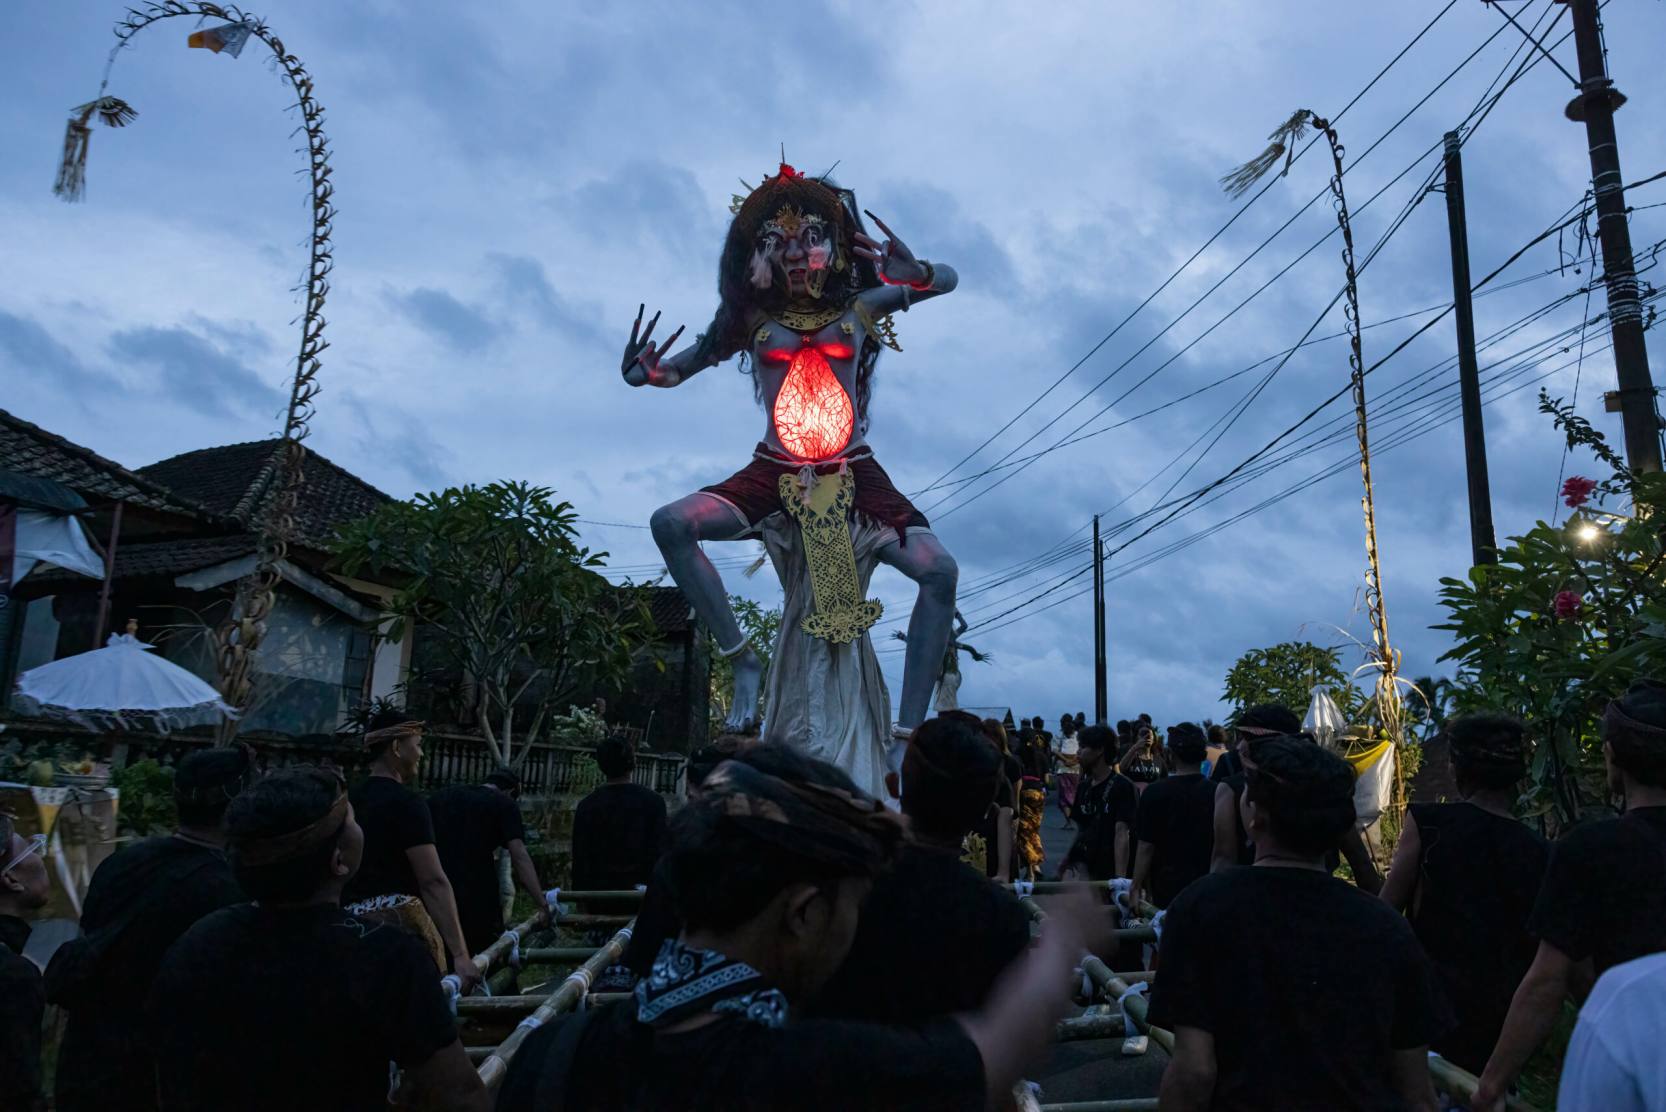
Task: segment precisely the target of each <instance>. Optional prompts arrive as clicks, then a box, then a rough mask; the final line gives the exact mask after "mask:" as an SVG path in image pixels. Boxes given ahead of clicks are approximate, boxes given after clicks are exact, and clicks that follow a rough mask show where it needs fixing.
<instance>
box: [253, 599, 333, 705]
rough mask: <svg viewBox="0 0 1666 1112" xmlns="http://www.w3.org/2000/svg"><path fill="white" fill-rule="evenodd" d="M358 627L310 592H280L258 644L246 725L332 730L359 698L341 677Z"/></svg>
mask: <svg viewBox="0 0 1666 1112" xmlns="http://www.w3.org/2000/svg"><path fill="white" fill-rule="evenodd" d="M357 631H358V626H357V625H356V624H355V623H354V622H353V621H352V620H351V619H349V618H348V617H347V616H346V615H344V614H342V613H340V612H339V611H337V610H334V609H332V608H330V607H327V606H325V605H324V604H322V603H320V602H317V601H315V600H314V599H313V598H312V597H311V596H309V595H302V594H299V593H297V592H293V591H279V593H278V598H277V603H276V605H275V606H274V607H273V610H272V616H271V618H270V619H268V621H267V624H266V637H265V640H263V641H262V642H261V645H260V661H259V664H258V665H257V668H256V673H255V683H254V697H253V699H252V700H251V704H250V708H249V711H248V712H247V714H246V715H245V717H244V720H243V724H244V728H245V729H248V730H274V731H277V732H279V733H284V734H290V735H295V736H301V735H306V734H329V733H334V732H335V730H336V728H337V727H338V726H340V724H341V717H342V714H343V713H344V712H345V711H346V710H347V709H348V708H349V707H350V706H351V705H352V704H354V703H356V702H357V701H358V697H359V694H358V692H351V693H349V692H347V691H346V690H345V689H344V688H343V686H342V682H343V677H344V672H345V667H346V661H347V647H348V642H349V639H350V638H351V637H352V636H353V634H354V633H355V632H357Z"/></svg>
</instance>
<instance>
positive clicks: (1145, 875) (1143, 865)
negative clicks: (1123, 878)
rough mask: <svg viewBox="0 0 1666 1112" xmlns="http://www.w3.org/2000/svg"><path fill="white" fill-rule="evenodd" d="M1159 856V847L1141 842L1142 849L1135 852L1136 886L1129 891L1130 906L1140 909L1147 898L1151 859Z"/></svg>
mask: <svg viewBox="0 0 1666 1112" xmlns="http://www.w3.org/2000/svg"><path fill="white" fill-rule="evenodd" d="M1156 855H1157V847H1156V846H1154V845H1152V844H1151V843H1150V842H1147V841H1141V842H1140V848H1139V849H1137V850H1135V851H1134V885H1133V887H1132V888H1130V889H1129V891H1128V906H1129V907H1139V906H1140V901H1141V900H1143V899H1146V898H1147V891H1148V890H1147V888H1146V882H1147V881H1149V880H1150V879H1151V859H1152V858H1153V857H1155V856H1156Z"/></svg>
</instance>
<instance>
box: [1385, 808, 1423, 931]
mask: <svg viewBox="0 0 1666 1112" xmlns="http://www.w3.org/2000/svg"><path fill="white" fill-rule="evenodd" d="M1422 858H1423V835H1422V833H1421V832H1419V831H1418V829H1417V820H1416V819H1415V818H1413V817H1412V814H1411V812H1410V811H1407V812H1406V825H1405V829H1403V830H1401V831H1400V841H1399V843H1398V844H1397V845H1395V847H1394V860H1393V861H1391V862H1389V865H1388V879H1387V880H1385V881H1383V886H1382V890H1381V891H1380V892H1378V893H1377V897H1378V898H1379V899H1381V900H1382V901H1383V903H1385V904H1387V905H1388V906H1389V907H1392V908H1393V909H1394V910H1395V911H1404V910H1406V908H1407V907H1409V906H1410V905H1411V894H1412V892H1413V891H1414V890H1415V889H1416V888H1417V863H1418V862H1419V861H1420V860H1422Z"/></svg>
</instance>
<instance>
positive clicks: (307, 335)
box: [53, 0, 336, 745]
mask: <svg viewBox="0 0 1666 1112" xmlns="http://www.w3.org/2000/svg"><path fill="white" fill-rule="evenodd" d="M180 16H191V17H195V18H197V19H199V20H201V19H220V20H225V21H227V23H226V25H225V26H221V27H215V28H210V29H208V30H199V31H196V32H194V33H193V34H192V35H191V36H190V41H189V45H191V46H196V47H204V48H207V49H208V50H211V51H213V52H214V53H216V54H219V53H222V52H223V53H226V54H229V55H230V56H231V57H233V58H235V57H237V56H238V55H239V54H240V53H241V52H242V50H243V46H244V44H245V43H246V42H247V41H248V40H249V39H250V38H257V39H259V40H260V41H261V42H263V43H265V44H266V45H267V47H269V48H270V49H271V51H272V56H273V58H274V60H275V62H276V64H277V67H278V68H279V69H280V70H282V71H283V76H284V78H285V79H286V80H287V81H288V82H289V84H290V86H291V87H292V88H293V89H294V90H295V97H296V104H295V107H296V108H297V109H299V111H300V114H301V127H300V129H299V130H300V131H302V132H303V133H304V134H305V135H306V144H307V145H306V151H305V153H306V156H307V161H308V178H309V192H310V198H311V201H312V236H311V241H310V259H309V261H308V264H307V277H306V303H305V307H304V308H303V310H302V313H301V346H300V350H299V352H298V353H297V355H296V358H295V374H294V378H293V379H292V380H291V382H290V390H289V406H288V409H287V412H286V414H285V417H284V427H283V452H282V455H281V457H280V462H279V466H278V470H277V474H276V475H275V476H274V477H273V482H272V487H271V489H272V491H273V494H272V495H271V497H270V499H269V500H268V501H267V503H266V505H265V507H264V511H263V512H262V513H261V517H260V523H259V526H258V546H257V549H256V562H255V569H254V571H253V572H252V573H251V574H250V575H249V576H247V577H246V578H244V579H243V580H242V581H240V582H239V583H238V586H237V594H236V599H235V601H234V603H233V606H232V610H231V613H230V614H229V615H228V616H227V619H226V621H225V622H224V623H222V625H221V627H220V629H219V631H218V641H219V654H218V660H217V665H218V674H219V689H220V694H221V697H222V698H223V699H224V700H225V701H226V702H227V703H228V704H230V705H231V706H232V707H234V708H236V709H238V710H243V709H244V708H246V707H247V706H248V703H249V696H250V689H251V685H252V678H253V677H252V670H253V664H254V654H255V653H256V651H257V650H258V649H259V647H260V642H261V640H262V638H263V637H264V636H265V633H266V622H267V619H268V618H269V617H270V616H271V613H272V605H273V602H274V592H275V591H276V589H277V584H278V566H279V565H280V564H281V563H282V562H283V559H284V557H285V555H286V554H287V552H288V547H289V542H290V541H291V539H292V538H293V537H294V534H295V506H296V502H297V499H298V497H299V494H300V487H301V483H302V468H303V464H304V461H305V459H306V450H305V448H304V446H303V444H302V442H303V441H304V440H305V439H306V437H307V432H308V422H309V421H310V420H311V418H312V414H313V410H314V404H313V402H314V399H315V398H316V397H317V395H318V383H317V377H318V372H319V369H320V367H321V365H322V364H321V360H320V357H321V355H322V354H323V352H324V349H325V348H326V347H328V346H329V345H328V344H327V343H326V342H325V340H324V323H325V322H324V298H325V296H326V295H327V294H328V293H329V289H330V283H329V274H330V271H331V269H333V267H334V262H333V259H332V256H331V250H330V233H331V231H332V228H333V223H334V220H335V212H336V210H335V204H334V201H333V195H334V192H335V190H334V186H333V185H332V184H331V182H330V149H329V143H328V141H327V140H326V138H325V136H324V109H323V108H322V107H321V106H320V105H319V104H318V101H317V100H315V99H314V98H313V95H312V77H311V76H310V75H309V74H308V73H307V71H306V67H305V66H303V65H302V64H301V60H300V59H299V58H297V57H296V56H295V55H294V54H292V53H290V52H289V51H288V50H287V49H286V48H285V47H284V44H283V40H282V39H279V38H278V37H277V36H276V35H274V34H272V32H271V31H270V29H268V28H267V26H266V21H265V20H263V19H259V18H257V17H253V16H250V15H247V14H245V13H244V12H243V11H242V10H241V9H239V8H237V7H235V6H232V5H224V6H222V5H220V4H213V3H202V2H192V3H187V2H185V0H159V2H156V3H150V4H146V5H144V6H143V7H137V8H129V9H128V12H127V14H126V16H124V17H123V18H122V19H121V20H120V22H118V23H117V24H116V27H115V33H116V45H115V47H114V48H113V49H112V50H111V51H110V58H109V61H108V62H106V63H105V67H104V80H103V83H102V84H100V86H99V95H98V97H97V98H95V99H94V100H93V101H92V102H91V103H90V104H87V105H82V106H81V108H78V109H76V110H75V113H76V114H75V115H72V117H71V119H70V123H69V129H68V132H67V134H66V135H65V139H64V161H63V164H62V165H61V166H60V168H59V171H58V182H57V184H56V185H55V186H54V187H53V191H54V192H56V193H57V194H58V195H59V196H61V197H64V198H65V199H66V200H76V199H79V197H80V196H81V195H82V194H83V193H84V191H85V184H86V161H87V139H88V136H89V134H90V128H89V126H88V121H89V120H90V118H91V116H92V114H93V113H94V112H96V113H97V114H98V115H99V118H100V119H101V120H102V121H103V122H104V123H105V124H106V125H107V126H110V127H120V126H122V125H123V124H125V123H126V122H128V121H129V120H131V119H132V118H133V117H134V116H136V115H137V113H136V112H135V111H134V110H133V108H131V107H130V106H129V105H127V104H126V103H125V102H123V101H121V100H118V99H117V98H115V97H110V96H106V95H105V91H104V90H105V88H106V86H108V84H109V81H110V69H111V67H112V66H113V65H114V64H115V61H116V57H117V55H118V54H120V52H121V51H122V50H123V49H124V48H125V47H126V46H127V45H128V44H129V43H130V42H131V41H132V40H133V37H134V36H135V35H137V34H138V33H139V32H140V31H143V30H144V29H145V28H147V27H149V26H151V25H152V24H155V23H160V22H162V21H163V20H167V19H174V18H177V17H180ZM236 734H237V719H236V718H231V719H228V720H227V721H226V722H225V723H224V724H222V726H221V728H220V731H219V737H218V742H219V744H221V745H229V744H230V743H231V741H232V739H233V738H234V737H235V736H236Z"/></svg>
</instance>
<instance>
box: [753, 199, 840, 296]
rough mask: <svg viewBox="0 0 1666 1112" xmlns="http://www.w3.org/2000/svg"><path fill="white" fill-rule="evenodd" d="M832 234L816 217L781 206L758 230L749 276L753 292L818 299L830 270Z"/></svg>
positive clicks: (793, 206)
mask: <svg viewBox="0 0 1666 1112" xmlns="http://www.w3.org/2000/svg"><path fill="white" fill-rule="evenodd" d="M833 258H834V250H833V239H832V231H831V229H829V228H828V226H827V221H825V220H823V219H822V218H821V217H820V216H819V215H817V214H816V213H813V212H812V213H806V212H804V211H802V210H801V209H799V208H798V206H796V205H790V204H789V205H782V206H781V207H780V208H779V209H777V210H776V212H775V214H774V215H773V216H771V217H770V218H769V219H767V220H765V221H764V223H763V225H762V226H761V227H760V228H759V229H758V238H757V244H756V246H755V247H754V248H753V252H752V262H751V266H750V268H749V274H750V277H751V281H752V286H753V288H754V289H758V290H767V289H770V288H771V287H774V288H776V289H780V290H785V291H786V294H787V296H788V297H789V298H805V297H808V298H811V299H820V297H821V295H822V291H823V290H825V289H826V288H827V277H828V274H829V273H830V272H831V271H832V269H833Z"/></svg>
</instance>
